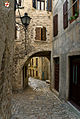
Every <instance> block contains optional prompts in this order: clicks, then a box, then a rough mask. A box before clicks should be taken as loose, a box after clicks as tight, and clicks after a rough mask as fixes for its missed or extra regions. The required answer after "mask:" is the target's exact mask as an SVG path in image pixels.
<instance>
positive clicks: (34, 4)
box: [32, 0, 36, 8]
mask: <svg viewBox="0 0 80 119" xmlns="http://www.w3.org/2000/svg"><path fill="white" fill-rule="evenodd" d="M32 2H33V7H34V8H36V0H32Z"/></svg>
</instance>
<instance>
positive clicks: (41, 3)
mask: <svg viewBox="0 0 80 119" xmlns="http://www.w3.org/2000/svg"><path fill="white" fill-rule="evenodd" d="M32 2H33V3H32V5H33V7H34V8H35V9H38V10H45V6H47V7H46V10H47V11H50V12H51V11H52V0H46V2H47V5H45V0H32Z"/></svg>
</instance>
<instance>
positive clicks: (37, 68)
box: [22, 51, 51, 89]
mask: <svg viewBox="0 0 80 119" xmlns="http://www.w3.org/2000/svg"><path fill="white" fill-rule="evenodd" d="M50 55H51V52H47V51H44V52H38V53H35V54H33V55H31V56H30V57H29V59H28V60H27V61H26V62H25V63H24V65H23V68H22V82H23V85H22V86H23V89H24V88H25V87H27V86H28V78H29V77H33V78H37V79H40V80H44V81H46V80H50ZM47 65H48V66H47ZM48 70H49V71H48Z"/></svg>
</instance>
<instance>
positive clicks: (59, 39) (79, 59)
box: [52, 0, 80, 106]
mask: <svg viewBox="0 0 80 119" xmlns="http://www.w3.org/2000/svg"><path fill="white" fill-rule="evenodd" d="M52 51H53V53H52V54H53V55H52V60H53V65H52V67H53V73H52V76H53V78H52V79H53V81H52V83H53V84H52V88H53V90H54V92H55V93H56V94H57V95H58V96H59V97H60V98H61V99H65V100H68V101H72V102H73V103H75V104H76V105H78V106H80V102H79V101H80V94H79V90H80V80H79V79H80V73H79V72H80V68H79V67H80V0H77V1H76V0H63V1H62V0H54V2H53V50H52Z"/></svg>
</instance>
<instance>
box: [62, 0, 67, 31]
mask: <svg viewBox="0 0 80 119" xmlns="http://www.w3.org/2000/svg"><path fill="white" fill-rule="evenodd" d="M67 11H68V1H67V0H66V1H65V3H64V4H63V28H64V29H66V28H67V27H68V13H67Z"/></svg>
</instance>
